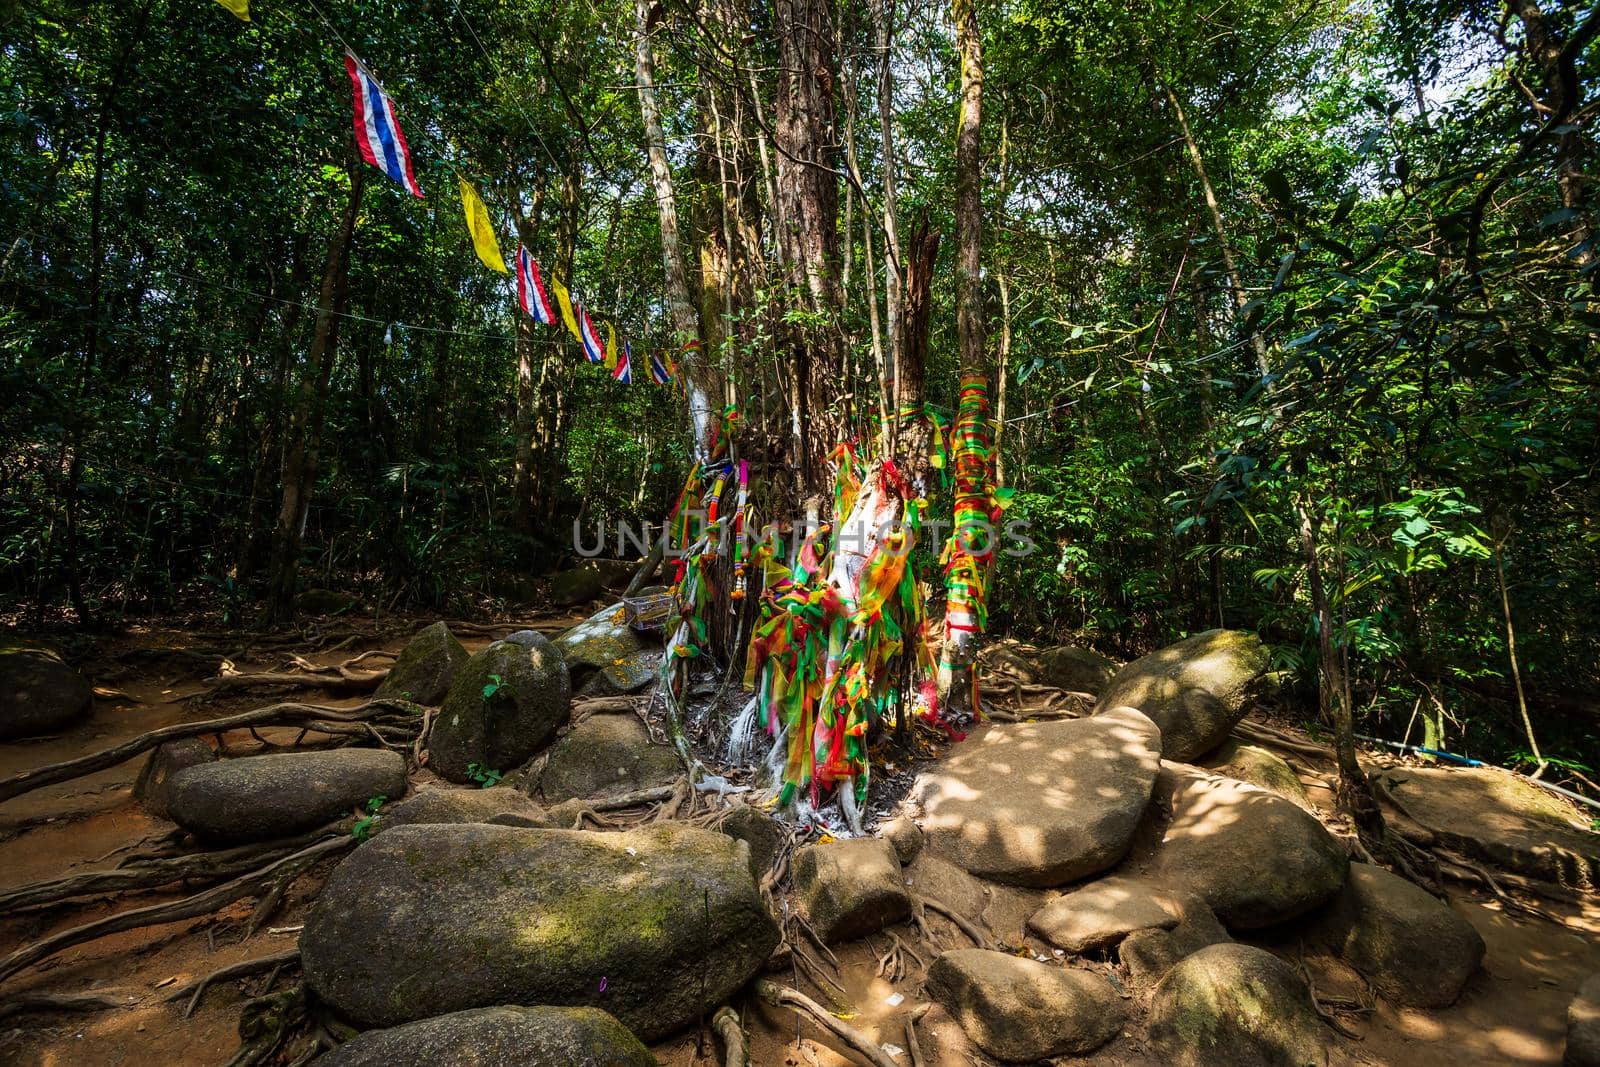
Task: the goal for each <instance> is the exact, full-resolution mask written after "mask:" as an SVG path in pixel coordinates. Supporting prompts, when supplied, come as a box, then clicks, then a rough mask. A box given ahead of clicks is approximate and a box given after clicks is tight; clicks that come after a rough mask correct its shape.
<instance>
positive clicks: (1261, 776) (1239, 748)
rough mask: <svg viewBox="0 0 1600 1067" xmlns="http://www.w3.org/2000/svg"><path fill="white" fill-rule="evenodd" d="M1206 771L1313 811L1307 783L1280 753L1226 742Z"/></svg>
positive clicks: (1215, 754)
mask: <svg viewBox="0 0 1600 1067" xmlns="http://www.w3.org/2000/svg"><path fill="white" fill-rule="evenodd" d="M1206 767H1207V769H1209V770H1212V771H1215V772H1216V773H1218V774H1220V775H1224V776H1225V777H1228V778H1237V779H1238V780H1239V781H1241V782H1249V783H1250V784H1251V785H1255V786H1260V787H1261V788H1262V789H1265V790H1266V791H1267V792H1269V793H1276V794H1278V795H1279V796H1280V797H1282V798H1283V799H1285V800H1288V801H1292V802H1293V803H1295V804H1297V805H1298V806H1300V807H1302V808H1304V809H1306V810H1307V811H1311V810H1312V804H1311V797H1310V796H1309V795H1307V793H1306V787H1305V783H1303V782H1301V781H1300V776H1299V775H1298V774H1295V773H1294V768H1292V767H1290V766H1289V765H1288V764H1287V763H1285V762H1284V761H1283V758H1282V757H1281V756H1279V755H1278V754H1277V753H1275V752H1268V751H1267V750H1266V749H1264V748H1261V747H1260V746H1258V745H1247V744H1244V743H1242V742H1239V741H1234V740H1231V739H1230V740H1228V741H1224V742H1223V743H1222V747H1221V748H1219V749H1217V750H1216V751H1215V752H1213V753H1212V754H1211V757H1210V758H1209V759H1207V760H1206Z"/></svg>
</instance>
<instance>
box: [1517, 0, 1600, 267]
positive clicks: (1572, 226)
mask: <svg viewBox="0 0 1600 1067" xmlns="http://www.w3.org/2000/svg"><path fill="white" fill-rule="evenodd" d="M1511 9H1512V10H1513V11H1515V12H1516V15H1517V19H1518V21H1520V22H1521V23H1522V33H1523V40H1524V42H1525V47H1526V49H1527V53H1528V58H1530V59H1531V60H1533V62H1534V63H1535V65H1537V66H1538V68H1539V73H1540V75H1541V76H1542V77H1543V80H1544V93H1543V94H1542V97H1541V99H1540V100H1539V101H1538V103H1537V104H1536V105H1535V111H1536V112H1537V117H1538V119H1539V121H1541V122H1546V123H1558V124H1560V125H1563V126H1566V127H1569V128H1568V129H1567V131H1566V132H1565V133H1563V134H1562V135H1561V140H1560V142H1559V144H1558V145H1557V148H1556V187H1557V189H1558V190H1559V191H1560V194H1561V206H1562V207H1564V208H1566V209H1568V210H1569V211H1571V212H1572V213H1573V214H1572V218H1571V221H1570V222H1569V223H1568V229H1567V232H1568V235H1569V237H1570V239H1571V240H1572V242H1573V244H1574V245H1575V246H1576V245H1581V244H1582V243H1583V242H1585V241H1588V240H1589V239H1590V237H1591V236H1593V233H1594V228H1593V221H1592V219H1591V217H1590V214H1589V212H1588V210H1587V208H1586V205H1585V204H1584V189H1585V186H1586V184H1587V181H1588V179H1587V173H1588V166H1587V163H1586V160H1585V156H1586V155H1587V151H1588V142H1587V140H1586V139H1585V136H1584V130H1583V125H1584V124H1585V123H1586V122H1588V121H1589V120H1590V119H1592V118H1593V115H1594V109H1593V108H1592V107H1585V106H1584V103H1585V101H1584V94H1583V79H1582V78H1581V77H1580V75H1579V71H1578V66H1577V61H1578V57H1579V56H1580V55H1581V54H1582V52H1583V50H1584V49H1585V48H1587V47H1588V44H1589V42H1591V41H1592V40H1594V38H1595V35H1596V34H1597V32H1600V18H1597V17H1596V16H1595V15H1594V14H1592V13H1591V14H1590V15H1588V17H1587V18H1586V19H1582V20H1581V21H1580V20H1579V18H1578V17H1577V16H1574V23H1575V25H1576V27H1577V28H1576V29H1575V30H1574V31H1573V32H1572V33H1570V34H1563V33H1562V32H1561V31H1560V29H1559V28H1558V27H1557V26H1556V25H1554V24H1553V23H1552V21H1551V16H1549V15H1547V14H1546V13H1545V12H1544V10H1543V9H1542V8H1541V7H1540V6H1539V4H1538V2H1537V0H1513V2H1512V4H1511ZM1578 10H1581V5H1580V6H1579V7H1577V8H1574V11H1578ZM1594 257H1595V252H1594V249H1593V248H1585V249H1584V250H1583V251H1581V252H1579V253H1577V254H1576V255H1574V256H1573V262H1574V265H1576V266H1577V267H1579V268H1580V269H1581V268H1583V267H1586V266H1588V265H1589V264H1590V263H1592V262H1593V261H1594Z"/></svg>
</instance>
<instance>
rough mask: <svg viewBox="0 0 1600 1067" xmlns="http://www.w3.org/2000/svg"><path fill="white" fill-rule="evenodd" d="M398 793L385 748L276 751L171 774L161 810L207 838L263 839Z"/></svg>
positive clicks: (399, 777) (396, 767) (397, 771)
mask: <svg viewBox="0 0 1600 1067" xmlns="http://www.w3.org/2000/svg"><path fill="white" fill-rule="evenodd" d="M405 791H406V761H405V760H404V759H403V758H401V756H400V754H399V753H397V752H390V751H389V750H388V749H375V748H338V749H333V750H331V751H327V752H276V753H273V754H271V755H266V756H241V757H240V758H238V759H227V760H218V761H217V762H215V763H204V764H201V765H199V766H195V767H188V768H186V769H184V770H181V771H179V772H178V773H177V774H174V775H173V776H172V779H171V781H169V782H168V784H167V812H168V814H169V816H170V817H171V818H172V821H173V822H175V823H177V824H178V825H179V826H181V827H183V828H184V829H185V830H188V831H189V832H190V833H192V834H194V835H195V836H196V837H200V838H203V839H205V840H208V841H220V842H242V841H267V840H270V839H272V838H276V837H287V836H289V835H291V834H297V833H300V832H301V831H304V830H310V829H313V828H315V827H317V826H320V825H321V824H323V823H325V822H329V821H331V820H333V819H337V818H338V817H339V816H341V815H343V814H345V813H347V812H349V811H351V810H352V809H354V808H357V807H360V806H362V805H364V804H365V803H366V802H367V800H368V799H370V798H371V797H375V796H384V797H388V798H389V799H391V800H394V799H397V798H398V797H400V796H401V795H403V794H404V793H405Z"/></svg>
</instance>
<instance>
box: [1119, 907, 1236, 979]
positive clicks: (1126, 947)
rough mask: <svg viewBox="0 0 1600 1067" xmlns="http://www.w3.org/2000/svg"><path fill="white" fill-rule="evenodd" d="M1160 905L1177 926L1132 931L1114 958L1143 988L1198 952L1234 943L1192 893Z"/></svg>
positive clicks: (1209, 909) (1208, 909)
mask: <svg viewBox="0 0 1600 1067" xmlns="http://www.w3.org/2000/svg"><path fill="white" fill-rule="evenodd" d="M1163 903H1164V904H1165V905H1166V906H1167V907H1168V908H1170V909H1171V910H1172V912H1173V913H1174V914H1176V915H1177V917H1178V923H1177V925H1176V926H1171V927H1157V926H1151V927H1146V928H1145V929H1143V930H1135V931H1134V932H1133V933H1131V934H1129V935H1128V936H1127V937H1125V938H1123V940H1122V944H1121V945H1119V946H1117V958H1118V959H1119V960H1121V961H1122V965H1123V967H1125V968H1126V969H1127V971H1128V977H1129V978H1130V979H1132V981H1133V982H1134V984H1136V985H1139V986H1143V987H1146V988H1148V987H1150V986H1153V985H1155V984H1156V983H1157V982H1159V981H1161V979H1163V978H1165V977H1166V975H1167V972H1168V971H1170V970H1172V968H1174V967H1176V966H1177V965H1178V963H1179V962H1181V961H1182V960H1185V959H1188V958H1189V957H1190V956H1192V955H1194V954H1195V953H1196V952H1199V951H1200V950H1201V949H1203V948H1210V947H1211V946H1212V945H1226V944H1228V943H1230V942H1231V941H1232V940H1233V938H1231V937H1229V936H1228V931H1227V930H1225V929H1224V928H1223V926H1222V924H1221V923H1220V922H1218V921H1217V916H1216V915H1215V913H1213V912H1212V910H1211V908H1210V906H1209V905H1207V904H1206V902H1205V901H1203V900H1201V899H1200V898H1199V897H1197V896H1195V895H1193V894H1192V893H1174V894H1169V895H1168V896H1166V897H1164V898H1163Z"/></svg>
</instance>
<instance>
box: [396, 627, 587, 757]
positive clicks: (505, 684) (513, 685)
mask: <svg viewBox="0 0 1600 1067" xmlns="http://www.w3.org/2000/svg"><path fill="white" fill-rule="evenodd" d="M571 699H572V683H571V679H570V678H569V677H568V675H567V665H566V663H565V662H564V661H563V660H562V658H561V653H560V651H559V650H557V649H556V648H555V646H553V645H552V644H551V643H550V642H549V641H548V640H546V639H545V638H544V637H542V636H540V635H539V634H537V633H535V632H534V631H532V630H523V631H520V632H518V633H514V634H512V635H511V636H510V637H508V638H506V639H505V640H504V641H496V642H495V643H494V644H492V645H490V646H489V647H487V648H485V649H484V650H483V651H481V652H479V653H478V654H477V655H475V656H473V657H472V658H471V659H469V660H468V661H467V662H466V663H465V664H463V665H462V666H461V668H460V669H459V670H457V671H456V677H455V680H454V681H453V682H451V683H450V692H449V693H448V694H446V696H445V698H444V704H443V706H441V707H440V709H439V715H438V718H437V719H436V720H435V721H434V724H433V732H432V733H431V734H430V735H429V738H428V765H429V767H431V768H432V769H433V771H434V773H435V774H438V775H440V776H441V777H444V778H448V779H450V780H451V781H452V782H465V781H468V780H469V779H470V777H471V774H470V772H469V771H468V769H467V768H468V767H470V766H471V765H473V764H477V765H478V766H479V767H480V768H484V769H488V770H496V771H500V772H502V773H504V772H506V771H509V770H510V769H511V768H513V767H515V766H517V765H518V764H520V763H522V762H523V761H525V760H526V759H528V758H529V757H530V756H532V755H533V754H534V753H535V752H537V751H539V749H540V748H542V747H544V745H545V744H547V743H548V742H549V741H550V739H551V738H553V737H554V736H555V734H556V729H557V728H558V727H559V726H560V725H561V724H562V723H563V722H565V721H566V718H567V714H568V711H569V707H570V704H571Z"/></svg>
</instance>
